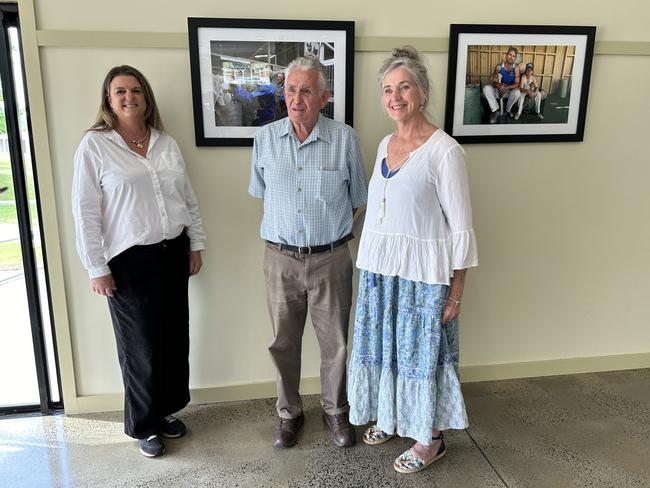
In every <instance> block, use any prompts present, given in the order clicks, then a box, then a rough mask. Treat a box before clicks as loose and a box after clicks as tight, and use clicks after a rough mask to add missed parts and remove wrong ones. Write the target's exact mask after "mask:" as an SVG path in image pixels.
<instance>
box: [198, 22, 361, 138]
mask: <svg viewBox="0 0 650 488" xmlns="http://www.w3.org/2000/svg"><path fill="white" fill-rule="evenodd" d="M188 34H189V46H190V68H191V74H192V98H193V105H194V131H195V138H196V145H197V146H252V145H253V137H254V136H255V133H256V132H257V130H258V128H259V127H260V126H262V125H265V124H268V123H270V122H273V121H275V120H279V119H281V118H283V117H285V116H286V115H287V107H286V104H285V99H284V77H285V73H284V72H285V69H286V68H287V66H288V65H289V63H290V62H291V61H293V60H294V59H295V58H297V57H299V56H312V57H315V58H317V59H318V60H319V61H320V62H321V63H322V64H323V66H324V67H325V71H326V74H327V76H326V78H327V87H326V88H327V90H328V91H329V92H330V94H331V95H330V99H329V101H328V103H327V105H326V106H325V107H324V108H323V109H322V111H321V112H322V113H323V115H325V116H326V117H330V118H332V119H334V120H337V121H339V122H345V123H347V124H349V125H352V88H353V75H354V22H352V21H318V20H300V21H296V20H261V19H211V18H192V17H190V18H188Z"/></svg>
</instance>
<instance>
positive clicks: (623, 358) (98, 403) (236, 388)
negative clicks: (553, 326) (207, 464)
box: [65, 353, 650, 414]
mask: <svg viewBox="0 0 650 488" xmlns="http://www.w3.org/2000/svg"><path fill="white" fill-rule="evenodd" d="M641 368H650V353H640V354H622V355H617V356H598V357H587V358H570V359H552V360H548V361H528V362H522V363H508V364H489V365H482V366H463V367H461V368H460V376H461V381H462V382H463V383H473V382H477V381H496V380H508V379H517V378H533V377H538V376H554V375H564V374H578V373H596V372H600V371H618V370H624V369H641ZM300 393H301V394H303V395H313V394H318V393H320V379H319V378H318V377H309V378H302V380H301V388H300ZM190 394H191V397H192V401H191V403H193V404H203V403H220V402H233V401H241V400H254V399H257V398H272V397H274V396H275V381H263V382H258V383H245V384H236V385H225V386H215V387H210V388H195V389H192V390H191V392H190ZM123 402H124V397H123V395H122V394H119V393H115V394H111V395H89V396H80V397H77V399H76V402H75V405H70V404H69V403H70V402H68V404H66V405H65V412H66V414H81V413H94V412H110V411H114V410H121V409H122V407H123Z"/></svg>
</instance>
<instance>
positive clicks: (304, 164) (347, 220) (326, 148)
mask: <svg viewBox="0 0 650 488" xmlns="http://www.w3.org/2000/svg"><path fill="white" fill-rule="evenodd" d="M248 193H250V194H251V195H252V196H254V197H256V198H263V199H264V218H263V219H262V227H261V230H260V234H261V236H262V239H265V240H267V241H272V242H277V243H282V244H289V245H292V246H319V245H322V244H329V243H330V242H334V241H336V240H338V239H340V238H342V237H344V236H346V235H348V234H349V233H350V231H351V230H352V209H353V208H359V207H361V206H363V205H365V204H366V198H367V196H368V193H367V188H366V176H365V172H364V169H363V161H362V159H361V151H360V150H359V141H358V138H357V135H356V133H355V132H354V131H353V130H352V129H351V128H350V127H348V126H347V125H344V124H341V123H339V122H335V121H333V120H331V119H328V118H327V117H324V116H323V115H319V116H318V122H317V123H316V126H315V127H314V129H313V130H312V131H311V134H309V136H308V137H307V139H305V141H304V142H303V143H300V141H299V140H298V138H297V137H296V136H295V134H294V132H293V128H292V126H291V121H290V120H289V118H288V117H287V118H284V119H282V120H278V121H277V122H273V123H271V124H267V125H265V126H263V127H260V129H259V131H258V132H257V135H256V136H255V143H254V145H253V157H252V160H251V181H250V186H249V187H248Z"/></svg>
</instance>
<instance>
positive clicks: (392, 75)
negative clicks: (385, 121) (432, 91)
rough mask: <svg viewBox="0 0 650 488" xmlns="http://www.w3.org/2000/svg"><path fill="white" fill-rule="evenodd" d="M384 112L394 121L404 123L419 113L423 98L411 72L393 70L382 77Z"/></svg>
mask: <svg viewBox="0 0 650 488" xmlns="http://www.w3.org/2000/svg"><path fill="white" fill-rule="evenodd" d="M382 99H383V105H384V110H386V113H387V114H388V116H389V117H390V118H391V119H393V120H394V121H396V122H397V121H402V122H404V121H406V120H409V119H410V118H412V117H414V116H416V115H418V114H420V113H421V111H420V107H422V105H424V102H425V98H424V94H423V93H422V90H420V88H419V87H418V85H417V83H416V82H415V78H414V77H413V75H412V74H411V72H410V71H409V70H407V69H405V68H401V67H400V68H395V69H394V70H392V71H389V72H388V73H387V74H386V76H384V83H383V86H382Z"/></svg>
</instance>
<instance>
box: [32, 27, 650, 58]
mask: <svg viewBox="0 0 650 488" xmlns="http://www.w3.org/2000/svg"><path fill="white" fill-rule="evenodd" d="M36 37H37V42H38V46H39V47H87V48H97V47H112V48H172V49H187V48H188V40H187V34H186V33H184V32H112V31H97V32H94V31H71V30H37V31H36ZM404 44H410V45H412V46H414V47H415V48H417V49H418V50H419V51H423V52H439V53H445V52H447V47H448V45H449V39H448V38H446V37H356V38H355V51H356V52H390V51H391V50H392V49H393V48H394V47H395V46H400V45H404ZM594 54H609V55H619V56H620V55H624V56H650V42H632V41H596V46H595V50H594Z"/></svg>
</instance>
